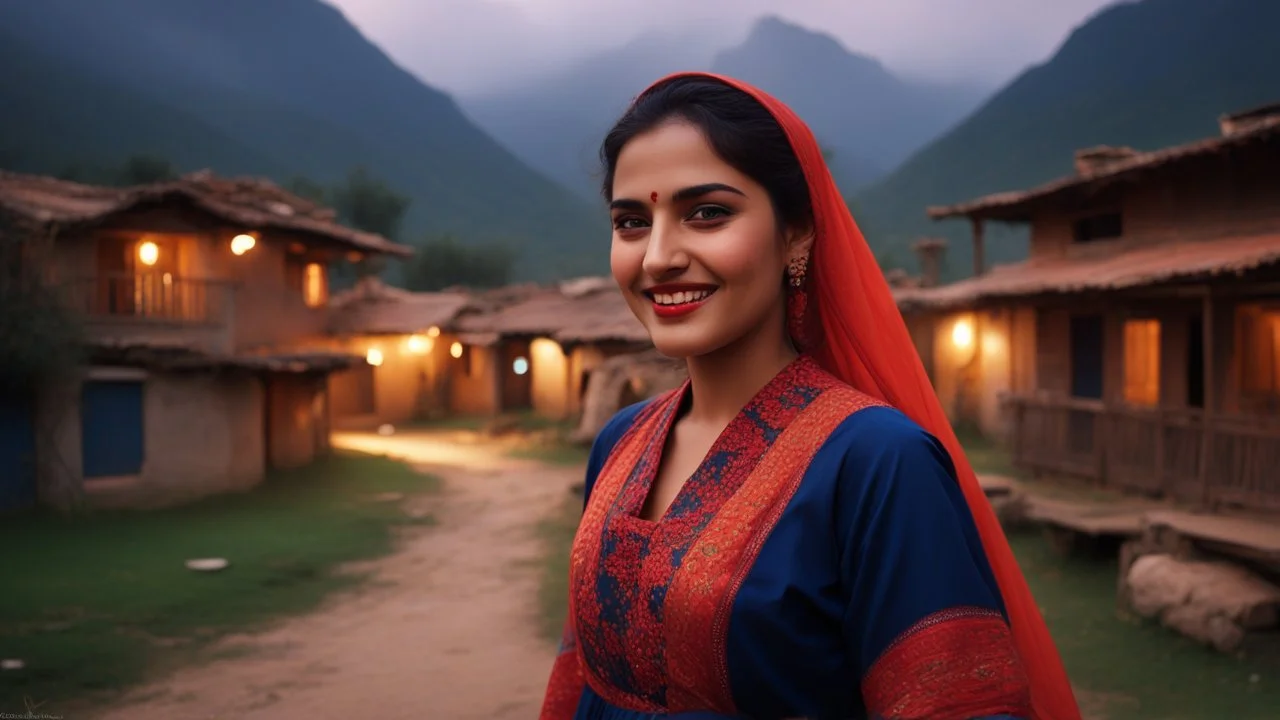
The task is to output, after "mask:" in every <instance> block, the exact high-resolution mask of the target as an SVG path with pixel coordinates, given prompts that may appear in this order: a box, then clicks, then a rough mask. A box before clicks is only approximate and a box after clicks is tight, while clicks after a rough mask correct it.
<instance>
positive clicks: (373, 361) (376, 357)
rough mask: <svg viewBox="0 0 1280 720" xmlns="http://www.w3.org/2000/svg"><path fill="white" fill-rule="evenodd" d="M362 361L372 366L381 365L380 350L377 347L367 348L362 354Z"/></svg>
mask: <svg viewBox="0 0 1280 720" xmlns="http://www.w3.org/2000/svg"><path fill="white" fill-rule="evenodd" d="M364 361H365V362H367V363H369V364H370V365H372V366H374V367H378V366H380V365H382V351H381V350H379V349H378V348H369V351H368V352H366V353H365V355H364Z"/></svg>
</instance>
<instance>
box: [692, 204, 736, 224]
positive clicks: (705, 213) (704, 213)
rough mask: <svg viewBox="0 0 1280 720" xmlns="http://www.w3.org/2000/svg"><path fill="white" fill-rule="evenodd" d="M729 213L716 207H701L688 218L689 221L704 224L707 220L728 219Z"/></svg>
mask: <svg viewBox="0 0 1280 720" xmlns="http://www.w3.org/2000/svg"><path fill="white" fill-rule="evenodd" d="M730 214H731V213H730V212H729V211H728V210H726V209H725V208H722V207H719V206H717V205H703V206H702V207H700V208H698V209H696V210H694V211H693V214H691V215H690V216H689V219H690V220H694V221H701V222H706V221H708V220H722V219H724V218H727V217H729V215H730Z"/></svg>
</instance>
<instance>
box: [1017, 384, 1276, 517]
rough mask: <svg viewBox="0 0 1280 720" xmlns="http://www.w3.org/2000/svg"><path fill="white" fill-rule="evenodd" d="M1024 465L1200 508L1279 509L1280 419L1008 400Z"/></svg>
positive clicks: (1050, 400)
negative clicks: (1166, 498)
mask: <svg viewBox="0 0 1280 720" xmlns="http://www.w3.org/2000/svg"><path fill="white" fill-rule="evenodd" d="M1004 402H1005V411H1006V412H1008V413H1010V415H1009V419H1010V423H1009V427H1010V438H1009V441H1010V446H1011V451H1012V455H1013V461H1014V463H1015V464H1017V465H1018V466H1019V467H1022V468H1025V469H1027V470H1030V471H1032V472H1036V473H1043V474H1060V475H1071V476H1077V477H1082V478H1086V479H1089V480H1092V481H1094V482H1096V483H1098V484H1100V485H1102V486H1105V487H1109V488H1113V489H1117V490H1122V491H1128V492H1135V493H1141V494H1144V495H1149V496H1154V497H1169V498H1174V499H1178V500H1181V501H1185V502H1189V503H1193V504H1195V505H1198V506H1206V507H1211V508H1214V507H1219V506H1237V507H1242V508H1247V509H1256V510H1280V419H1277V418H1268V417H1243V416H1222V415H1206V413H1204V412H1203V411H1200V410H1172V409H1165V408H1151V409H1139V408H1131V407H1116V406H1112V405H1107V404H1104V403H1102V402H1098V401H1090V400H1080V399H1075V398H1063V397H1021V396H1016V397H1009V398H1006V399H1005V401H1004Z"/></svg>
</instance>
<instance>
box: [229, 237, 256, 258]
mask: <svg viewBox="0 0 1280 720" xmlns="http://www.w3.org/2000/svg"><path fill="white" fill-rule="evenodd" d="M257 244H258V240H257V239H256V238H254V237H253V236H252V235H237V236H235V237H233V238H231V252H232V253H233V254H235V255H243V254H245V253H247V252H249V251H250V250H252V249H253V246H254V245H257Z"/></svg>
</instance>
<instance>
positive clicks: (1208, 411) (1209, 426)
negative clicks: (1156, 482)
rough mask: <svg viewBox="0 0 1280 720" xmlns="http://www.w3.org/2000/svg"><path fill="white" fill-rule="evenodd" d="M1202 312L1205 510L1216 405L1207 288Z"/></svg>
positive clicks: (1202, 499)
mask: <svg viewBox="0 0 1280 720" xmlns="http://www.w3.org/2000/svg"><path fill="white" fill-rule="evenodd" d="M1201 308H1202V309H1201V312H1202V313H1203V314H1204V319H1203V320H1202V321H1201V323H1200V329H1201V334H1202V337H1203V345H1204V409H1203V411H1202V412H1201V419H1200V468H1199V469H1200V505H1201V506H1202V507H1203V508H1204V509H1206V510H1209V509H1212V507H1213V504H1214V503H1213V485H1212V482H1213V479H1212V473H1210V470H1209V468H1210V465H1211V464H1212V463H1211V462H1210V460H1211V457H1210V453H1212V452H1213V415H1214V412H1215V410H1216V408H1217V406H1218V391H1217V383H1216V380H1217V375H1216V373H1215V372H1214V351H1215V348H1216V347H1217V346H1216V345H1214V342H1213V336H1214V329H1213V326H1214V323H1213V289H1212V288H1209V289H1208V290H1207V291H1206V292H1205V294H1204V300H1202V301H1201Z"/></svg>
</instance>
